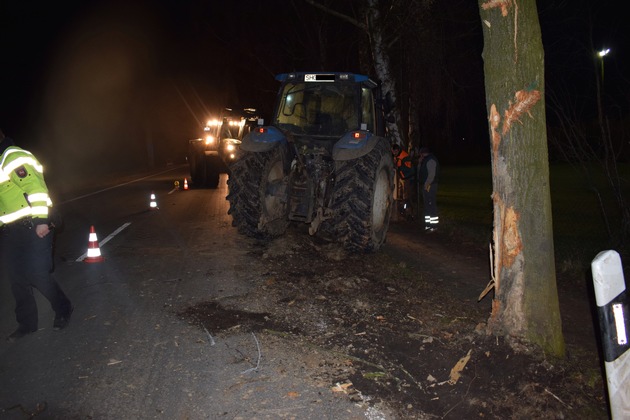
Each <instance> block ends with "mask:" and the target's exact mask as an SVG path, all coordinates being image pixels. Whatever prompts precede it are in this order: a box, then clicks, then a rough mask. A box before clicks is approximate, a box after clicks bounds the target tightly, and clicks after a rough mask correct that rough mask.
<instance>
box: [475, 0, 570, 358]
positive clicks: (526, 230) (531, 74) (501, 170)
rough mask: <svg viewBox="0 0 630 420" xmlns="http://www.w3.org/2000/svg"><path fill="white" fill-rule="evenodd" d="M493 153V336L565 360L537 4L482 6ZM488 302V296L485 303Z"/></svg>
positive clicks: (496, 0) (508, 1)
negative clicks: (535, 347)
mask: <svg viewBox="0 0 630 420" xmlns="http://www.w3.org/2000/svg"><path fill="white" fill-rule="evenodd" d="M478 4H479V9H480V16H481V20H482V24H483V31H484V33H483V37H484V51H483V60H484V74H485V83H486V108H487V112H488V119H489V129H490V138H491V151H492V184H493V194H492V199H493V207H494V231H493V239H494V248H493V251H492V253H491V259H492V261H493V264H494V267H493V279H492V281H491V283H490V285H489V288H487V289H486V291H484V294H485V293H486V292H487V291H488V290H489V289H490V287H492V286H493V287H494V289H495V297H494V299H493V302H492V314H491V316H490V320H489V322H488V330H489V332H491V333H494V334H497V335H506V336H510V337H516V338H520V339H523V340H526V341H528V342H532V343H534V344H537V345H539V346H540V347H541V348H542V349H543V350H544V351H545V352H546V353H549V354H553V355H556V356H561V355H564V338H563V335H562V327H561V319H560V309H559V303H558V293H557V288H556V276H555V263H554V246H553V230H552V218H551V195H550V189H549V162H548V155H547V131H546V120H545V106H544V102H545V101H544V52H543V46H542V37H541V33H540V25H539V22H538V14H537V13H538V12H537V8H536V1H535V0H519V1H515V0H478ZM484 294H482V296H483V295H484Z"/></svg>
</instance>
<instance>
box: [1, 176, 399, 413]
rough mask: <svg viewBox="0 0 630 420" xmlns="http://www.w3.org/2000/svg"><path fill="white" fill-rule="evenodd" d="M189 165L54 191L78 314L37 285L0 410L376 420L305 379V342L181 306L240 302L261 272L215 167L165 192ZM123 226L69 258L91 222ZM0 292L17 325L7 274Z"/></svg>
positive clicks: (5, 348) (7, 325)
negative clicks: (95, 255)
mask: <svg viewBox="0 0 630 420" xmlns="http://www.w3.org/2000/svg"><path fill="white" fill-rule="evenodd" d="M185 171H186V168H185V167H181V168H173V169H172V170H170V171H168V172H164V173H161V174H159V175H156V176H152V177H148V178H145V179H142V180H139V181H136V182H129V183H126V184H124V185H120V186H118V187H116V188H111V189H107V190H104V191H101V192H99V193H96V194H87V193H88V191H85V192H83V193H81V194H80V196H76V195H75V196H68V197H63V198H62V199H59V200H58V202H60V203H62V204H60V205H59V206H58V207H59V208H60V209H61V210H62V212H63V214H64V217H65V219H66V226H65V229H64V231H63V232H62V233H61V234H60V235H58V237H57V248H56V258H55V261H56V271H55V275H56V277H57V279H58V281H59V282H60V284H61V285H62V287H63V288H64V289H65V290H66V292H67V294H68V295H69V296H70V298H71V299H72V301H73V302H74V305H75V312H74V315H73V319H72V322H71V324H70V326H69V327H68V328H67V329H65V330H63V331H59V332H58V331H53V330H52V318H53V313H52V312H51V310H50V307H49V306H48V304H47V302H46V301H45V300H43V299H42V298H41V297H40V296H38V302H39V307H40V329H39V331H37V332H36V333H35V334H32V335H30V336H27V337H25V338H23V339H21V340H19V341H18V342H15V343H8V342H6V341H4V340H2V341H0V418H3V419H4V418H8V419H14V418H15V419H22V418H29V416H33V415H35V414H37V415H38V417H37V418H59V419H72V418H77V419H87V418H94V419H110V418H111V419H122V418H125V419H130V418H138V419H145V418H163V419H203V418H212V419H214V418H226V419H228V418H229V419H241V418H242V419H253V418H313V419H325V418H329V419H333V418H334V419H341V418H344V419H345V418H349V419H353V418H357V419H358V418H386V417H387V416H385V415H384V414H382V413H379V412H375V411H374V410H373V409H368V407H367V406H366V405H358V404H356V403H355V402H351V401H350V399H349V398H347V397H344V396H343V395H339V394H338V393H334V392H332V391H331V389H330V385H329V384H318V383H313V382H312V381H309V380H306V379H305V378H304V375H303V368H304V361H303V358H304V357H306V356H308V355H307V354H306V353H308V352H307V351H306V352H305V351H304V349H296V348H292V347H291V346H290V345H287V343H285V342H283V340H282V339H280V338H277V337H267V336H263V335H260V336H257V335H255V334H253V333H252V332H250V331H244V330H239V329H236V330H234V331H233V332H231V333H224V334H219V335H216V336H213V334H212V333H211V332H209V333H210V335H208V334H207V333H206V332H205V331H203V329H201V328H199V326H198V325H191V324H189V323H188V322H187V321H186V320H184V319H182V317H180V316H178V312H180V311H182V310H184V309H186V308H187V307H189V306H191V305H194V304H195V303H198V302H203V301H206V300H220V299H224V298H229V297H234V296H238V297H240V298H241V300H243V299H242V298H243V297H248V293H249V292H250V291H251V290H252V288H253V285H254V284H255V283H256V281H259V280H260V276H261V274H262V273H261V272H260V270H262V268H261V267H260V265H259V263H258V262H257V260H256V258H252V256H251V252H252V246H253V244H252V243H251V242H250V241H249V240H247V239H245V238H243V237H242V236H240V235H237V233H236V232H235V229H233V228H232V227H231V220H230V217H229V216H228V215H227V207H228V204H227V202H226V200H225V196H226V194H227V190H226V186H225V176H224V178H223V179H222V182H221V186H220V188H219V189H217V190H195V189H191V190H189V191H182V190H177V191H173V181H174V180H175V179H179V180H182V179H183V177H184V176H185V174H186V172H185ZM127 181H130V180H127ZM152 191H153V192H155V194H156V196H157V204H158V206H159V209H158V210H154V211H151V210H149V195H150V193H151V192H152ZM86 194H87V195H86ZM125 223H130V225H129V226H128V227H127V228H126V229H124V230H122V232H120V233H119V234H118V235H116V236H115V237H114V238H112V239H111V240H110V241H109V242H108V243H107V244H105V245H103V246H102V247H101V252H102V254H103V255H104V256H105V261H104V262H101V263H95V264H87V263H84V262H77V258H78V257H80V256H81V254H83V253H84V252H85V251H86V249H87V244H88V242H87V240H88V232H89V227H90V225H93V226H94V227H95V229H96V232H97V235H98V239H99V240H100V241H102V240H103V239H105V238H106V237H107V236H108V235H109V234H110V233H112V232H114V231H115V230H116V229H117V228H119V227H120V226H122V225H123V224H125ZM255 298H256V297H255V296H251V300H252V302H254V301H255ZM245 301H247V299H245ZM0 303H1V304H0V334H2V335H3V336H6V335H8V334H9V333H11V332H12V331H13V329H14V328H15V327H16V325H15V321H14V317H13V313H12V311H13V301H12V298H11V296H10V292H9V288H8V285H7V281H6V279H2V282H1V285H0ZM244 309H247V308H244ZM211 336H212V338H211ZM212 342H214V345H213V344H212ZM319 357H325V356H322V355H320V356H319ZM256 367H258V369H253V368H256ZM40 411H41V412H40Z"/></svg>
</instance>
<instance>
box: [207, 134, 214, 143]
mask: <svg viewBox="0 0 630 420" xmlns="http://www.w3.org/2000/svg"><path fill="white" fill-rule="evenodd" d="M212 143H214V137H212V136H207V137H206V144H212Z"/></svg>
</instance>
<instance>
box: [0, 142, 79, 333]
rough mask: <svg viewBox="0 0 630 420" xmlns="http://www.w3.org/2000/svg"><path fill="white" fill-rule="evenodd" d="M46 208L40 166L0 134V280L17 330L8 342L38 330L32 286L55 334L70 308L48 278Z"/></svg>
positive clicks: (49, 237) (47, 202)
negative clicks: (46, 306) (48, 309)
mask: <svg viewBox="0 0 630 420" xmlns="http://www.w3.org/2000/svg"><path fill="white" fill-rule="evenodd" d="M51 207H52V201H51V200H50V197H49V195H48V187H47V186H46V182H45V181H44V176H43V168H42V165H41V164H40V163H39V162H38V160H37V159H36V158H35V156H33V154H32V153H30V152H28V151H26V150H24V149H21V148H19V147H16V146H15V145H14V143H13V140H11V139H10V138H8V137H5V136H4V134H3V133H2V131H0V259H1V260H2V275H3V277H6V278H8V280H9V283H10V284H11V291H12V292H13V297H14V298H15V316H16V320H17V322H18V328H17V329H16V330H15V331H14V332H13V333H12V334H11V335H9V336H8V337H7V340H9V341H15V340H17V339H19V338H22V337H23V336H25V335H27V334H30V333H33V332H35V331H37V323H38V313H37V303H36V301H35V296H34V295H33V287H34V288H36V289H37V290H39V292H41V294H42V295H43V296H44V297H46V299H48V301H49V302H50V305H51V306H52V309H53V310H54V311H55V319H54V323H53V328H54V329H55V330H60V329H62V328H65V327H66V326H67V325H68V323H69V322H70V316H71V315H72V311H73V307H72V304H71V303H70V300H69V299H68V297H67V296H66V295H65V293H64V292H63V291H62V290H61V288H60V287H59V285H58V284H57V282H56V281H55V279H54V278H53V276H52V274H51V271H52V265H53V260H52V243H53V234H52V233H51V229H52V228H54V225H52V224H50V219H49V209H50V208H51Z"/></svg>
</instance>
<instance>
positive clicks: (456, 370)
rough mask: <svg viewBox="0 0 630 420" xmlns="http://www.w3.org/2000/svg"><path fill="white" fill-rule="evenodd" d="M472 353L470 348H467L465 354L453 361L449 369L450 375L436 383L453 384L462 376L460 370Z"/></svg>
mask: <svg viewBox="0 0 630 420" xmlns="http://www.w3.org/2000/svg"><path fill="white" fill-rule="evenodd" d="M471 353H472V349H470V350H468V353H467V354H466V356H464V357H462V358H461V359H459V360H458V361H457V363H455V366H453V368H452V369H451V376H450V378H449V379H448V380H447V381H444V382H440V383H439V384H438V385H444V384H446V383H448V384H449V385H455V384H456V383H457V381H459V378H461V376H462V371H463V370H464V368H465V367H466V363H468V361H469V360H470V354H471Z"/></svg>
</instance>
